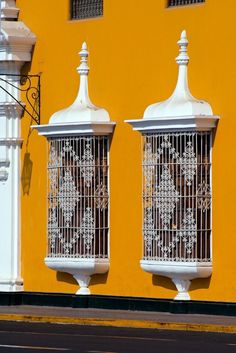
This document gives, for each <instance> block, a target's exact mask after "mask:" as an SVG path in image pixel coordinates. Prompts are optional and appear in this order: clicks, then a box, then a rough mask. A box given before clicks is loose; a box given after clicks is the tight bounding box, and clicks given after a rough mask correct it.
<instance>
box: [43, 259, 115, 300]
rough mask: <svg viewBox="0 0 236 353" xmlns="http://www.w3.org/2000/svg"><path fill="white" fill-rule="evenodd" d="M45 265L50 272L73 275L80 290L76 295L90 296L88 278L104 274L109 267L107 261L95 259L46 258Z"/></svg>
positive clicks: (108, 261)
mask: <svg viewBox="0 0 236 353" xmlns="http://www.w3.org/2000/svg"><path fill="white" fill-rule="evenodd" d="M44 262H45V265H46V266H47V267H49V268H50V269H52V270H55V271H60V272H66V273H70V274H71V275H73V277H74V278H75V279H76V280H77V281H78V283H79V285H80V286H81V289H80V290H78V291H77V292H76V294H86V295H87V294H90V290H89V289H88V284H89V281H90V277H91V276H92V275H94V274H96V273H106V272H107V271H108V270H109V267H110V260H109V259H96V258H76V259H75V258H61V257H58V258H56V257H54V258H52V257H46V258H45V259H44Z"/></svg>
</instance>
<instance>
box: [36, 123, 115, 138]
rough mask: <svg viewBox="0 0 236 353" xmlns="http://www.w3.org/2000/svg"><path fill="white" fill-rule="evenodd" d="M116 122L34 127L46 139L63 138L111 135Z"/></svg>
mask: <svg viewBox="0 0 236 353" xmlns="http://www.w3.org/2000/svg"><path fill="white" fill-rule="evenodd" d="M115 125H116V123H114V122H104V123H99V122H78V123H69V124H48V125H38V126H36V125H32V126H31V127H32V128H33V129H35V130H37V131H38V134H39V135H41V136H45V137H63V136H78V135H110V134H112V133H113V130H114V128H115Z"/></svg>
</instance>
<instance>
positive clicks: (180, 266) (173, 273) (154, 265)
mask: <svg viewBox="0 0 236 353" xmlns="http://www.w3.org/2000/svg"><path fill="white" fill-rule="evenodd" d="M140 266H141V268H142V269H143V270H144V271H145V272H148V273H152V274H154V275H159V276H165V277H168V278H171V279H172V281H173V282H174V283H175V285H176V288H177V290H178V292H179V294H178V295H177V297H175V299H177V300H180V298H181V300H189V299H190V296H189V294H188V288H189V286H190V283H189V281H190V280H192V279H195V278H208V277H210V276H211V274H212V262H187V261H186V262H184V261H180V262H177V261H176V262H175V261H156V260H141V261H140ZM182 292H184V293H185V294H184V295H182V294H181V293H182Z"/></svg>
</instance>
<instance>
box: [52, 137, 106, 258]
mask: <svg viewBox="0 0 236 353" xmlns="http://www.w3.org/2000/svg"><path fill="white" fill-rule="evenodd" d="M108 150H109V138H108V137H107V136H87V137H69V138H52V139H49V163H48V257H68V258H91V257H92V258H108V257H109V254H108V252H109V249H108V236H109V235H108V233H109V224H108V214H109V189H108Z"/></svg>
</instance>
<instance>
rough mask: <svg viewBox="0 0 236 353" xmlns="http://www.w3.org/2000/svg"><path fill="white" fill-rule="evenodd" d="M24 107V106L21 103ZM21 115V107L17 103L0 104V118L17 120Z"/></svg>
mask: <svg viewBox="0 0 236 353" xmlns="http://www.w3.org/2000/svg"><path fill="white" fill-rule="evenodd" d="M21 104H22V105H23V106H24V105H25V104H24V103H23V102H21ZM22 115H23V107H22V106H20V105H19V103H17V102H0V118H1V117H4V118H5V117H6V116H7V117H8V118H19V117H22Z"/></svg>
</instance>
